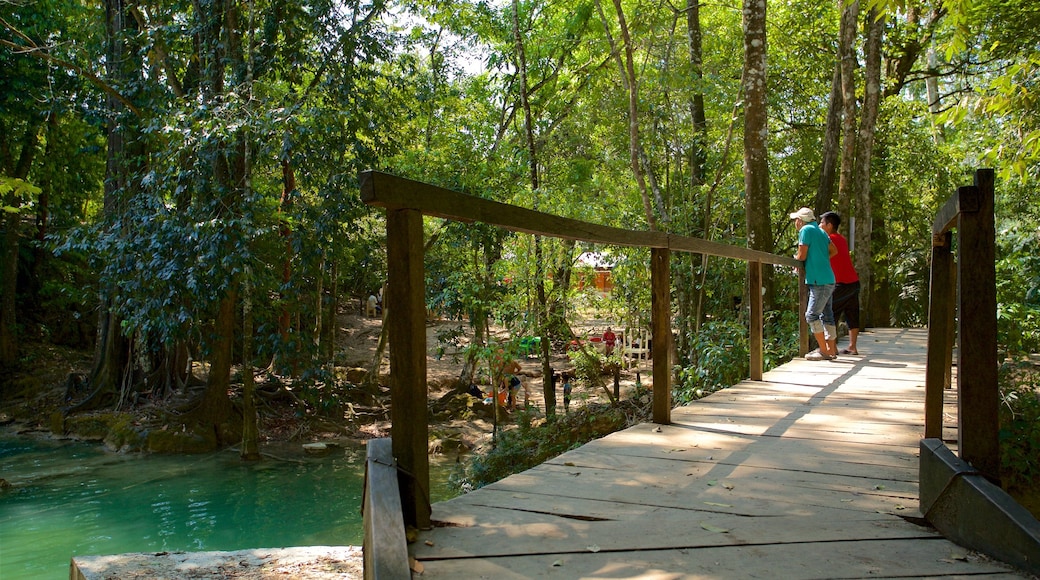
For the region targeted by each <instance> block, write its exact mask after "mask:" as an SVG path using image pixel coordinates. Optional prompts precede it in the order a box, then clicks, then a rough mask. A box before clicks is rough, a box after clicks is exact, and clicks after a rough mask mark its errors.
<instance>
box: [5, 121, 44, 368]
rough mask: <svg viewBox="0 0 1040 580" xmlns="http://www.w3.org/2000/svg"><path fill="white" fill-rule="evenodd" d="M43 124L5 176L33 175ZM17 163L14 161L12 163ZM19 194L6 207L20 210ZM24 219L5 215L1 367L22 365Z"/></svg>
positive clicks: (34, 125)
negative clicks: (19, 303) (20, 261)
mask: <svg viewBox="0 0 1040 580" xmlns="http://www.w3.org/2000/svg"><path fill="white" fill-rule="evenodd" d="M39 127H40V126H39V123H38V122H30V123H28V124H27V125H26V128H25V133H24V134H23V135H22V139H21V145H22V147H21V152H20V153H19V155H18V161H17V162H15V163H14V167H4V168H3V170H4V173H5V174H6V175H8V176H9V177H13V178H15V179H25V178H26V177H28V175H29V168H31V167H32V161H33V158H34V157H35V156H36V149H37V147H39V142H40V137H39ZM12 161H13V160H12ZM18 193H19V192H14V191H12V192H11V193H9V194H8V195H7V196H6V198H5V199H4V200H3V201H4V205H8V206H10V207H13V208H15V209H18V208H20V207H21V205H22V200H21V198H20V197H19V196H18V195H17V194H18ZM21 223H22V218H21V214H20V213H19V212H17V211H16V212H4V252H3V270H2V273H3V284H2V286H0V288H2V289H0V368H5V367H11V366H14V365H15V363H17V362H18V320H17V313H16V309H15V304H16V301H17V294H18V248H19V246H20V242H21V239H20V238H21Z"/></svg>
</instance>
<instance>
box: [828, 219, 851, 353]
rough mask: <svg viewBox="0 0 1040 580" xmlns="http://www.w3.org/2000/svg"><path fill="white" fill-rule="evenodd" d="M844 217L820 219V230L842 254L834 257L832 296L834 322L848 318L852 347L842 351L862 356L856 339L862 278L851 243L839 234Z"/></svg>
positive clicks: (832, 259) (832, 265)
mask: <svg viewBox="0 0 1040 580" xmlns="http://www.w3.org/2000/svg"><path fill="white" fill-rule="evenodd" d="M839 226H841V216H840V215H838V214H837V213H836V212H833V211H829V212H827V213H825V214H823V215H821V216H820V229H822V230H823V231H825V232H827V235H828V236H830V238H831V243H832V244H834V247H835V248H837V249H838V253H837V254H835V255H834V256H832V257H831V270H833V271H834V294H833V295H832V296H831V310H832V311H833V313H834V322H835V323H837V322H838V321H839V320H841V315H842V314H844V315H845V323H846V324H848V325H849V346H848V347H846V348H844V349H842V350H841V354H859V350H858V349H857V348H856V339H857V338H859V275H858V274H857V273H856V268H855V267H854V266H853V265H852V256H850V255H849V241H848V240H847V239H845V236H843V235H841V234H839V233H838V227H839Z"/></svg>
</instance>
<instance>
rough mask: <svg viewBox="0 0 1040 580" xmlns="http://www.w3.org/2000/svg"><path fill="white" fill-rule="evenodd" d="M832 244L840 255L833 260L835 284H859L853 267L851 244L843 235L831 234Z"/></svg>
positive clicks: (832, 267)
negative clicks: (850, 254)
mask: <svg viewBox="0 0 1040 580" xmlns="http://www.w3.org/2000/svg"><path fill="white" fill-rule="evenodd" d="M831 242H832V243H833V244H834V247H835V248H838V253H837V254H834V257H833V258H831V270H834V282H835V283H837V284H852V283H853V282H859V275H857V274H856V268H854V267H853V266H852V257H851V256H849V242H848V240H846V239H845V236H843V235H841V234H837V233H834V234H831Z"/></svg>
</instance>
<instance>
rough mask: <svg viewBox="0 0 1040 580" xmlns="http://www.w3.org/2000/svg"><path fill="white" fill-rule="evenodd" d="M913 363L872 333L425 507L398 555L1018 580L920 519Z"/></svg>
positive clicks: (474, 565) (446, 561) (588, 568)
mask: <svg viewBox="0 0 1040 580" xmlns="http://www.w3.org/2000/svg"><path fill="white" fill-rule="evenodd" d="M926 346H927V333H926V331H924V330H897V329H877V330H874V331H872V332H870V333H868V334H864V335H861V337H860V352H861V353H863V356H847V357H845V356H843V357H840V358H839V360H837V361H831V362H809V361H805V360H795V361H792V362H790V363H788V364H785V365H783V366H781V367H778V368H776V369H773V370H772V371H769V372H767V373H765V376H764V377H763V380H762V381H747V382H744V383H741V384H738V385H736V386H734V387H731V388H728V389H723V390H721V391H718V392H716V393H714V394H712V395H710V396H708V397H706V398H704V399H701V400H699V401H696V402H693V403H691V404H690V405H689V406H685V407H679V408H677V409H674V410H673V412H672V417H671V418H672V423H671V424H670V425H658V424H653V423H646V424H641V425H637V426H635V427H631V428H629V429H626V430H624V431H621V432H618V433H614V434H612V435H609V436H607V437H604V438H603V439H600V440H597V441H593V442H591V443H588V444H586V445H584V446H582V447H581V448H579V449H575V450H573V451H570V452H568V453H566V454H564V455H561V456H559V457H557V458H556V459H553V460H551V461H549V462H547V463H545V464H543V465H540V466H538V467H535V468H533V469H530V470H528V471H525V472H523V473H520V474H517V475H513V476H510V477H508V478H506V479H503V480H501V481H499V482H497V483H494V484H492V485H489V486H487V487H484V488H481V489H479V490H476V491H474V492H471V493H469V494H466V495H463V496H460V497H458V498H455V499H452V500H450V501H446V502H442V503H437V504H434V506H433V514H432V520H433V524H434V527H433V529H431V530H429V531H424V532H421V533H420V534H419V539H418V541H417V542H414V543H413V544H412V545H411V546H410V550H409V551H410V553H411V555H412V556H414V558H415V560H416V561H417V563H418V564H417V565H416V567H419V568H421V569H422V570H423V577H424V578H494V579H496V580H502V579H506V578H535V577H547V578H695V577H696V578H737V577H741V578H752V577H770V578H894V577H901V578H906V577H946V576H967V575H990V576H993V577H1009V578H1010V577H1023V576H1024V575H1023V574H1021V573H1019V572H1015V571H1014V570H1013V569H1011V568H1009V567H1007V566H1006V565H1004V564H1002V563H999V562H996V561H993V560H989V559H987V558H985V557H980V556H978V555H977V554H974V553H971V552H969V551H968V550H966V549H964V548H962V547H960V546H958V545H957V544H954V543H953V542H951V541H949V540H946V539H945V538H944V537H943V536H942V535H941V534H940V533H939V532H937V531H936V530H935V529H934V528H932V527H931V526H930V525H928V524H927V523H926V522H925V521H924V518H923V516H922V514H921V512H920V510H919V499H918V483H917V482H918V453H919V452H918V445H919V442H920V440H921V438H922V436H923V435H924V416H923V413H922V410H923V409H924V400H925V366H926ZM955 396H956V390H951V391H947V401H946V403H947V404H946V405H945V406H944V414H943V424H944V434H943V439H945V440H947V441H956V439H957V437H956V433H955V432H954V431H955V429H956V412H957V410H956V409H957V406H956V398H955Z"/></svg>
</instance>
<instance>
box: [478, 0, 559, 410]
mask: <svg viewBox="0 0 1040 580" xmlns="http://www.w3.org/2000/svg"><path fill="white" fill-rule="evenodd" d="M513 41H514V48H515V50H516V60H517V69H518V70H519V77H520V78H519V80H520V104H521V106H522V107H523V110H524V137H525V141H526V144H527V164H528V171H529V176H530V180H531V191H532V192H533V193H534V209H536V210H537V209H538V207H539V203H538V201H539V196H540V182H539V176H538V149H537V147H536V144H535V139H534V122H533V115H532V113H531V101H530V98H529V97H530V95H529V93H528V91H529V88H528V83H527V54H526V52H525V50H524V39H523V35H522V34H521V32H520V2H519V0H513ZM534 259H535V284H536V286H537V293H538V328H539V335H540V336H541V339H542V340H541V343H542V352H541V354H542V357H541V359H542V376H543V377H549V376H551V375H552V371H551V369H550V367H549V350H548V348H547V347H548V345H549V304H548V298H547V296H546V293H545V276H543V275H542V272H544V271H545V256H544V254H543V252H542V237H541V236H535V237H534ZM496 388H497V385H496V383H494V382H492V392H493V393H494V392H496V391H495V389H496ZM542 396H543V398H544V399H545V414H546V416H550V417H551V416H552V415H554V414H555V412H556V392H555V391H554V390H553V388H552V381H550V380H545V381H543V382H542ZM494 401H495V403H496V407H497V402H498V396H497V395H496V396H495V397H494ZM496 416H497V412H496Z"/></svg>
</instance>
